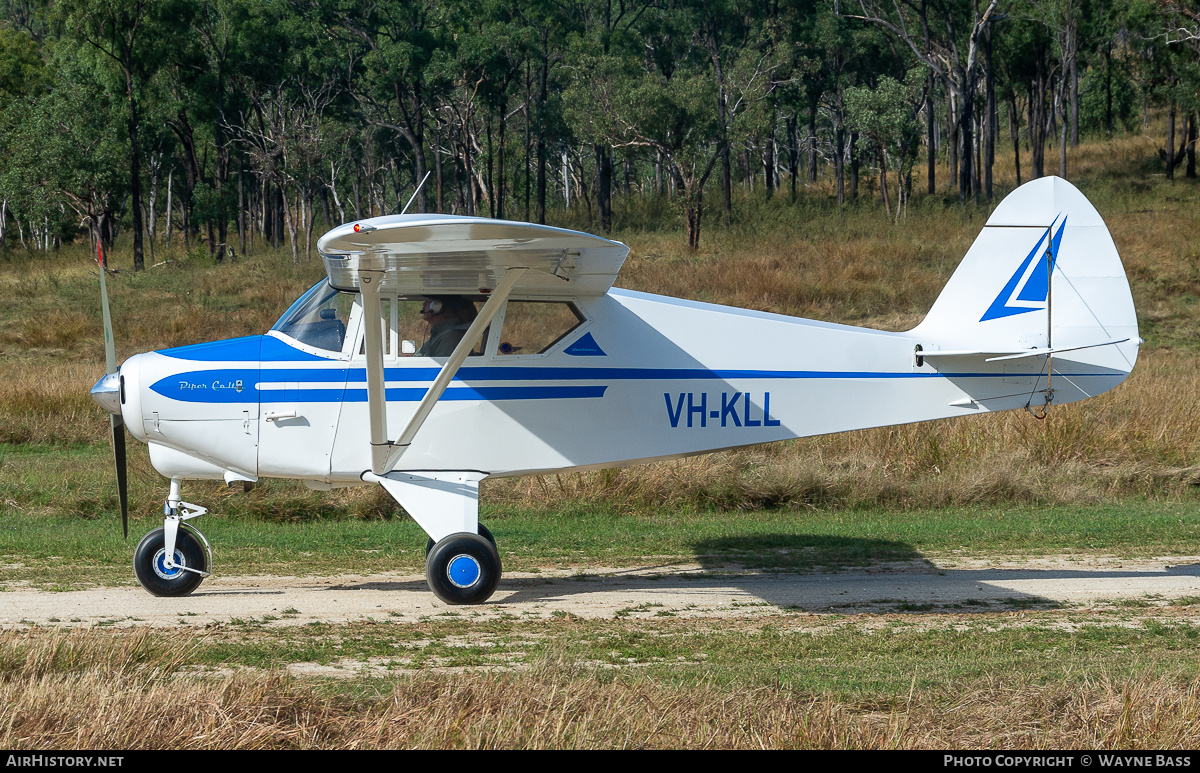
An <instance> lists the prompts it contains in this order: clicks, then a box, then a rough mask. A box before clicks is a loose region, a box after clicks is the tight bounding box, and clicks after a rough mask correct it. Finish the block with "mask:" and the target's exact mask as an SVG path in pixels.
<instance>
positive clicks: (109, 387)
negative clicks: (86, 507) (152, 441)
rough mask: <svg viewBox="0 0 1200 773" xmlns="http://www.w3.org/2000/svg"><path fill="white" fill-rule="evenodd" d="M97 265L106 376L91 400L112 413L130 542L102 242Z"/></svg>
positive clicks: (125, 526)
mask: <svg viewBox="0 0 1200 773" xmlns="http://www.w3.org/2000/svg"><path fill="white" fill-rule="evenodd" d="M96 264H97V265H98V266H99V267H100V310H101V312H102V314H103V317H104V361H105V365H106V366H107V371H106V374H105V376H104V377H103V378H101V379H100V380H99V381H97V382H96V385H95V386H94V387H92V399H94V400H95V401H96V402H97V403H99V404H100V405H101V407H103V408H104V409H105V410H107V411H108V412H109V417H108V418H109V423H110V424H111V425H112V447H113V463H114V465H115V466H116V468H117V496H118V497H120V500H121V531H122V532H124V534H125V539H129V479H128V475H127V474H126V467H125V419H124V417H122V416H121V387H122V385H121V373H120V370H121V369H120V368H118V367H117V348H116V345H115V344H114V343H113V327H112V315H111V314H110V313H109V311H108V286H107V285H106V284H105V281H104V276H105V273H106V272H107V269H108V261H106V260H105V259H104V250H103V249H102V248H101V246H100V242H99V240H97V242H96Z"/></svg>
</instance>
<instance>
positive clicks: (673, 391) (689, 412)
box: [92, 177, 1141, 604]
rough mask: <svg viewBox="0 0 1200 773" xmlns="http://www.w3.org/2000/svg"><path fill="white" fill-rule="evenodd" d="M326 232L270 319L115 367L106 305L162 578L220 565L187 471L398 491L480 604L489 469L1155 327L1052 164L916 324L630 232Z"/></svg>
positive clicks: (239, 479) (1068, 380) (119, 420)
mask: <svg viewBox="0 0 1200 773" xmlns="http://www.w3.org/2000/svg"><path fill="white" fill-rule="evenodd" d="M319 250H320V253H321V255H322V257H323V259H324V261H325V265H326V268H327V271H328V278H327V279H325V280H323V281H321V282H320V283H319V284H317V285H316V286H315V287H313V288H312V289H311V290H309V291H308V292H307V293H305V294H304V295H303V296H302V297H301V298H300V299H299V300H297V301H296V302H295V304H294V305H293V306H292V307H291V308H290V309H288V310H287V312H286V313H285V314H284V315H283V316H282V317H281V318H280V320H279V322H278V323H277V324H276V325H275V327H273V328H272V329H271V330H270V332H268V333H266V334H265V335H259V336H251V337H248V338H235V339H232V340H227V341H217V342H214V343H206V344H198V345H195V346H184V347H181V348H176V349H167V350H164V351H158V352H150V353H146V354H139V355H136V356H134V357H130V358H129V359H128V360H126V361H125V362H124V364H122V365H121V366H120V368H117V367H116V358H115V356H113V354H112V345H111V338H112V335H111V324H110V323H108V322H106V329H105V337H106V340H107V342H108V348H109V363H108V370H109V374H108V375H106V376H105V377H104V378H102V379H101V380H100V381H99V383H97V385H96V386H95V387H94V388H93V389H92V394H93V396H94V397H95V399H96V400H97V401H98V402H99V403H100V404H101V405H102V406H104V407H105V408H106V409H108V410H109V412H110V413H112V415H113V418H112V421H113V435H114V446H115V450H116V452H117V464H118V483H119V488H120V493H121V500H122V517H123V518H125V504H124V502H125V481H124V439H123V436H122V429H121V425H122V424H124V426H127V427H128V428H129V431H130V432H131V433H132V434H133V436H134V437H136V438H137V439H138V440H141V441H142V442H144V443H147V444H149V446H150V460H151V463H152V464H153V465H154V468H155V469H156V470H158V471H159V472H160V473H161V474H162V475H164V476H165V477H167V478H169V479H170V482H171V483H170V493H169V494H168V496H167V500H166V507H165V518H164V522H163V526H162V527H161V528H157V529H155V530H154V531H152V532H150V533H149V534H147V535H146V536H145V537H144V538H143V539H142V541H141V543H140V544H139V545H138V547H137V550H136V553H135V555H134V569H135V572H136V574H137V577H138V580H139V581H140V582H141V583H142V585H143V586H144V587H145V588H146V589H147V590H148V591H150V592H151V593H154V594H157V595H161V596H176V595H184V594H187V593H190V592H191V591H193V590H194V589H195V588H196V587H197V586H198V585H199V584H200V582H201V581H202V580H203V579H204V578H205V577H207V576H209V573H210V571H211V566H212V560H211V559H212V554H211V550H210V548H209V545H208V543H207V541H206V540H205V539H204V537H203V536H202V535H201V534H200V533H199V532H198V531H196V529H195V528H194V527H193V526H192V525H191V524H190V523H188V521H189V520H190V519H192V518H195V517H197V516H199V515H202V514H203V513H205V512H206V510H205V509H204V508H202V507H199V506H197V505H193V504H190V503H188V502H185V501H183V500H182V498H181V497H182V492H181V484H182V482H183V481H184V480H196V479H201V480H203V479H213V480H222V479H223V480H225V481H226V482H227V483H229V484H230V485H236V484H239V483H245V482H251V481H255V480H257V479H259V478H296V479H300V480H302V481H304V483H305V484H307V485H308V486H309V487H311V488H314V489H332V488H338V487H343V486H358V485H369V484H379V485H382V486H383V487H384V488H385V489H386V490H387V492H388V493H389V494H391V495H392V496H393V497H394V498H395V499H396V500H397V501H398V502H399V503H400V504H401V505H402V506H403V507H404V509H405V510H406V511H407V512H408V513H409V514H410V515H411V516H412V517H413V518H414V519H415V520H416V522H417V523H418V524H420V526H421V527H422V528H423V529H424V530H425V532H426V533H427V534H428V535H429V543H430V546H431V547H430V548H429V551H428V556H427V563H426V579H427V581H428V583H429V587H430V588H431V589H432V590H433V592H434V593H435V594H437V596H438V597H439V598H441V599H442V600H444V601H446V602H449V603H452V604H473V603H481V602H483V601H485V600H486V599H488V598H489V597H490V596H491V595H492V593H493V591H494V590H495V589H496V586H497V583H498V582H499V580H500V574H501V565H500V555H499V553H498V552H497V550H496V545H495V542H494V540H493V538H492V536H491V534H490V533H489V532H488V530H487V529H486V528H485V527H484V526H483V525H482V524H480V523H479V520H478V512H479V482H480V481H481V480H482V479H484V478H487V477H489V476H491V477H500V476H513V475H534V474H541V473H548V472H558V471H563V470H586V469H596V468H601V467H612V466H619V465H628V464H635V463H639V462H648V461H651V460H656V459H674V458H678V457H683V456H688V455H693V454H701V453H707V452H711V451H716V450H719V449H727V448H735V447H739V446H748V445H754V444H757V443H769V442H773V441H777V440H784V439H788V438H796V437H803V436H809V435H820V434H825V433H832V432H843V431H847V430H853V429H861V428H866V427H878V426H884V425H892V424H903V423H908V422H916V421H925V420H929V419H940V418H946V417H952V416H966V415H972V414H979V413H987V412H990V411H999V410H1008V409H1021V408H1024V409H1027V410H1030V411H1031V412H1034V413H1035V414H1040V413H1043V412H1044V411H1046V410H1047V409H1048V408H1049V407H1050V406H1052V405H1060V404H1063V403H1069V402H1073V401H1075V400H1081V399H1083V398H1085V397H1091V396H1093V395H1096V394H1099V393H1101V392H1104V391H1106V390H1108V389H1112V388H1113V387H1115V386H1116V385H1117V384H1119V383H1121V381H1122V380H1124V378H1125V377H1126V376H1127V375H1129V373H1130V371H1131V370H1132V369H1133V365H1134V362H1135V360H1136V358H1137V353H1138V346H1139V344H1140V343H1141V339H1140V338H1139V337H1138V330H1137V318H1136V316H1135V314H1134V308H1133V299H1132V296H1131V295H1130V291H1129V285H1128V282H1127V280H1126V278H1125V271H1124V268H1123V267H1122V265H1121V260H1120V258H1119V256H1118V255H1117V250H1116V247H1115V246H1114V244H1113V241H1112V238H1111V236H1110V235H1109V232H1108V229H1107V228H1106V227H1105V225H1104V221H1103V220H1102V219H1101V217H1100V215H1099V214H1098V213H1097V212H1096V210H1095V208H1093V207H1092V205H1091V204H1090V203H1089V202H1088V201H1087V199H1086V198H1085V197H1084V196H1083V194H1081V193H1080V192H1079V191H1078V190H1077V189H1076V188H1075V187H1074V186H1072V185H1071V184H1070V183H1068V182H1066V181H1064V180H1061V179H1057V178H1052V177H1051V178H1043V179H1040V180H1036V181H1034V182H1031V183H1029V184H1027V185H1024V186H1022V187H1020V188H1019V189H1017V190H1016V191H1014V192H1013V193H1012V194H1011V195H1009V196H1008V197H1007V198H1006V199H1005V200H1004V201H1003V202H1002V203H1001V204H1000V205H999V206H998V207H997V208H996V210H995V211H994V212H993V214H992V216H991V217H990V218H989V219H988V221H987V224H986V226H985V227H984V228H983V231H982V233H981V234H980V236H979V237H978V238H977V239H976V241H975V243H974V244H973V245H972V247H971V249H970V250H969V251H968V252H967V255H966V257H965V258H964V260H963V262H962V264H961V265H960V267H959V268H958V270H957V271H956V272H955V273H954V275H953V276H952V277H951V278H950V281H949V283H948V284H947V285H946V287H945V290H944V291H943V292H942V294H941V295H940V296H939V298H938V299H937V301H936V303H935V304H934V306H933V309H932V310H931V311H930V312H929V314H928V316H927V317H926V318H925V320H924V321H923V322H922V323H921V324H920V325H918V326H917V327H916V328H914V329H912V330H909V331H907V332H902V333H891V332H883V331H878V330H869V329H861V328H855V327H850V326H846V325H835V324H830V323H827V322H814V321H811V320H805V319H797V318H794V317H787V316H783V315H779V314H769V313H765V312H760V311H748V310H744V309H736V308H730V307H726V306H718V305H714V304H708V303H698V302H694V301H686V300H680V299H677V298H668V297H663V296H658V295H649V294H647V293H641V292H632V291H629V290H619V289H615V288H613V286H612V285H613V281H614V279H616V276H617V272H618V270H619V269H620V267H621V264H622V262H623V261H624V259H625V256H626V254H627V253H628V251H629V249H628V247H626V246H625V245H623V244H620V243H618V242H613V241H609V240H607V239H602V238H599V237H597V236H592V235H589V234H584V233H579V232H575V231H567V230H563V229H559V228H550V227H547V226H541V225H533V224H529V223H513V222H503V221H496V220H487V219H482V218H475V217H458V216H449V215H424V214H421V215H396V216H386V217H377V218H372V219H368V220H362V221H360V222H358V223H354V224H346V225H342V226H339V227H337V228H335V229H333V230H332V231H330V232H329V233H327V234H326V235H325V236H324V237H323V238H322V239H321V240H320V243H319ZM103 273H104V272H103V271H101V281H102V283H103ZM455 296H461V297H465V298H466V299H468V300H470V301H472V302H473V303H474V304H475V308H476V309H477V316H475V318H474V321H472V322H470V324H469V327H468V328H467V330H466V332H465V334H464V335H463V337H462V339H461V341H460V342H459V343H458V345H457V346H456V348H454V349H453V352H452V353H451V354H449V355H448V356H443V357H426V356H417V355H415V354H414V352H415V351H416V341H417V340H418V339H419V338H421V337H422V336H423V335H424V331H425V328H424V326H423V325H421V324H420V323H419V322H418V321H417V319H416V316H417V315H416V308H417V307H419V306H420V305H421V304H422V303H430V304H431V305H432V304H433V301H427V300H426V299H428V298H430V297H433V298H434V299H435V300H436V299H439V298H442V299H445V298H448V297H449V298H451V299H453V298H454V297H455ZM440 302H441V301H439V303H440ZM105 312H106V313H105V316H106V318H107V301H106V302H105ZM464 326H465V323H464Z"/></svg>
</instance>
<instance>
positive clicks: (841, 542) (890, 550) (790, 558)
mask: <svg viewBox="0 0 1200 773" xmlns="http://www.w3.org/2000/svg"><path fill="white" fill-rule="evenodd" d="M692 549H693V550H694V551H695V554H696V558H697V559H698V560H699V562H700V565H701V567H703V568H704V569H705V570H708V571H720V570H723V569H727V568H729V567H730V566H736V567H738V568H741V569H743V570H746V571H752V572H753V571H780V570H786V571H793V572H803V571H838V570H841V569H847V568H860V567H868V566H871V565H873V564H879V563H891V562H896V561H920V560H922V558H921V554H920V553H919V552H918V551H917V549H916V548H914V547H913V546H912V545H909V544H906V543H904V542H896V541H894V540H883V539H869V538H868V539H864V538H858V537H831V536H828V535H823V534H754V535H748V536H741V537H722V538H719V539H706V540H699V541H697V542H694V543H692Z"/></svg>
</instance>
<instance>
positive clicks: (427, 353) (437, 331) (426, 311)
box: [417, 295, 478, 357]
mask: <svg viewBox="0 0 1200 773" xmlns="http://www.w3.org/2000/svg"><path fill="white" fill-rule="evenodd" d="M476 316H478V312H477V311H476V310H475V304H474V303H472V302H471V301H469V300H467V299H466V298H463V297H462V296H459V295H435V296H430V297H427V298H426V299H425V302H424V303H423V304H422V305H421V319H423V320H425V321H426V322H428V323H429V338H428V339H426V341H425V343H424V344H422V346H421V348H420V349H418V350H417V356H418V357H449V356H450V355H451V354H453V353H454V347H456V346H458V342H459V341H461V340H462V337H463V336H464V335H465V334H466V332H467V328H469V327H471V323H472V322H474V321H475V317H476Z"/></svg>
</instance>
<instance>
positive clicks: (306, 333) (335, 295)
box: [271, 280, 354, 352]
mask: <svg viewBox="0 0 1200 773" xmlns="http://www.w3.org/2000/svg"><path fill="white" fill-rule="evenodd" d="M353 305H354V296H353V295H351V294H350V293H343V292H338V291H337V290H335V289H334V288H332V287H330V286H329V282H328V281H325V280H323V281H321V282H318V283H317V284H316V285H315V286H314V287H313V288H312V289H311V290H309V291H308V292H306V293H305V294H304V295H302V296H300V298H299V300H297V301H296V302H295V303H293V304H292V307H291V308H290V309H288V310H287V311H286V312H284V314H283V316H282V317H280V318H279V321H278V322H276V323H275V326H274V327H272V328H271V329H272V330H275V331H278V332H280V333H282V334H284V335H286V336H290V337H291V338H294V339H296V340H297V341H299V342H300V343H303V344H308V345H309V346H312V347H315V348H317V349H325V350H327V351H331V352H340V351H342V346H343V344H345V342H346V323H347V322H348V321H349V319H350V310H351V308H352V307H353Z"/></svg>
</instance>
